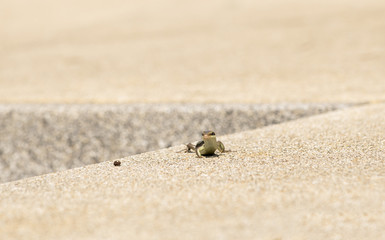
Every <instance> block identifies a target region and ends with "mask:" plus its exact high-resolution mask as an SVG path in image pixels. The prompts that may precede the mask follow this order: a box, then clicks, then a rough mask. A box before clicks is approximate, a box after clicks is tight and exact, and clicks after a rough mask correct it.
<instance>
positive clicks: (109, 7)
mask: <svg viewBox="0 0 385 240" xmlns="http://www.w3.org/2000/svg"><path fill="white" fill-rule="evenodd" d="M0 5H1V10H0V11H1V14H0V102H2V103H10V102H11V103H31V102H32V103H46V102H59V103H131V102H231V103H234V102H252V103H255V102H257V103H260V102H361V101H379V100H385V96H384V92H385V79H384V76H385V31H384V29H385V14H384V12H385V2H384V1H381V0H367V1H361V0H349V1H345V0H341V1H334V0H326V1H315V0H313V1H305V0H289V1H287V0H273V1H268V2H264V1H249V0H242V1H235V0H223V1H219V0H216V1H190V0H184V1H180V0H165V1H150V0H144V1H123V0H110V1H108V2H105V1H94V0H93V1H90V0H81V1H78V0H76V1H75V0H67V1H45V0H35V1H27V0H0Z"/></svg>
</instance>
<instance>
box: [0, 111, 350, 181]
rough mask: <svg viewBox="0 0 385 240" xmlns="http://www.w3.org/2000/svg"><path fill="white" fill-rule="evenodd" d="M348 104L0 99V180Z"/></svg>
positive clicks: (140, 151) (77, 164) (285, 119)
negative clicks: (31, 101)
mask: <svg viewBox="0 0 385 240" xmlns="http://www.w3.org/2000/svg"><path fill="white" fill-rule="evenodd" d="M348 106H349V105H348V104H277V105H267V104H265V105H262V104H259V105H256V104H254V105H251V104H249V105H247V104H225V105H224V104H204V105H203V104H133V105H63V104H61V105H60V104H51V105H47V104H46V105H25V104H24V105H19V104H9V105H0V139H1V141H0V182H6V181H12V180H17V179H20V178H24V177H31V176H36V175H40V174H45V173H49V172H54V171H59V170H65V169H69V168H74V167H80V166H85V165H87V164H91V163H97V162H101V161H106V160H111V159H115V158H121V157H125V156H129V155H132V154H137V153H142V152H147V151H152V150H156V149H160V148H165V147H170V146H175V145H179V144H182V143H188V142H193V141H195V140H198V139H199V138H200V132H199V131H202V130H205V129H213V130H215V131H216V132H217V133H218V134H220V135H224V134H230V133H234V132H239V131H245V130H250V129H255V128H258V127H262V126H266V125H270V124H277V123H281V122H284V121H289V120H293V119H297V118H301V117H305V116H310V115H314V114H319V113H324V112H327V111H331V110H336V109H343V108H347V107H348Z"/></svg>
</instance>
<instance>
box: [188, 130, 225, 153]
mask: <svg viewBox="0 0 385 240" xmlns="http://www.w3.org/2000/svg"><path fill="white" fill-rule="evenodd" d="M186 146H187V150H186V152H190V150H194V151H195V153H196V155H197V156H198V157H199V158H201V157H202V156H209V155H214V152H215V151H216V150H218V151H219V152H221V153H223V152H225V146H224V145H223V143H222V142H221V141H217V138H216V136H215V132H213V131H203V132H202V140H201V141H199V142H198V143H197V144H196V145H195V146H194V145H193V144H192V143H189V144H187V145H186ZM182 151H183V150H182Z"/></svg>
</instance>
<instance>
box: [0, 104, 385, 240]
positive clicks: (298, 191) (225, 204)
mask: <svg viewBox="0 0 385 240" xmlns="http://www.w3.org/2000/svg"><path fill="white" fill-rule="evenodd" d="M384 115H385V105H384V104H381V105H369V106H364V107H356V108H352V109H349V110H343V111H337V112H333V113H326V114H323V115H319V116H315V117H310V118H306V119H301V120H296V121H293V122H288V123H283V124H279V125H273V126H269V127H265V128H261V129H258V130H254V131H247V132H242V133H238V134H234V135H228V136H222V137H220V136H218V138H219V139H220V140H221V141H222V142H224V144H225V145H226V147H227V148H228V149H231V150H232V152H228V153H224V154H220V155H219V156H218V157H211V158H203V159H199V158H196V157H195V155H194V154H193V153H190V154H188V153H176V151H177V150H179V149H181V148H183V146H177V147H174V148H168V149H163V150H159V151H154V152H148V153H144V154H140V155H134V156H131V157H127V158H124V159H120V161H121V162H122V164H121V166H120V167H115V166H114V165H113V161H107V162H104V163H100V164H95V165H88V166H86V167H82V168H77V169H72V170H68V171H63V172H58V173H54V174H48V175H42V176H38V177H33V178H28V179H24V180H20V181H16V182H10V183H5V184H1V185H0V193H1V199H0V222H2V224H1V225H0V233H1V236H2V237H3V238H4V239H53V238H55V239H105V238H108V239H128V238H135V239H220V238H222V239H382V238H384V237H385V230H384V229H385V208H384V207H385V206H384V199H385V167H384V159H385V141H384V136H385V125H384V121H383V117H384Z"/></svg>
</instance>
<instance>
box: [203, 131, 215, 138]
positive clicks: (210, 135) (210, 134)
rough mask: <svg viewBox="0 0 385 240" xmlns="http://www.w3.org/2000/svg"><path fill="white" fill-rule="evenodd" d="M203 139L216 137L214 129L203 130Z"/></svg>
mask: <svg viewBox="0 0 385 240" xmlns="http://www.w3.org/2000/svg"><path fill="white" fill-rule="evenodd" d="M202 138H203V139H212V138H215V132H213V131H203V132H202Z"/></svg>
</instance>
